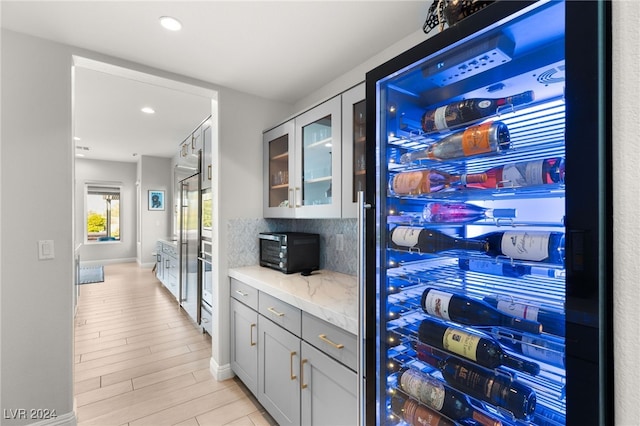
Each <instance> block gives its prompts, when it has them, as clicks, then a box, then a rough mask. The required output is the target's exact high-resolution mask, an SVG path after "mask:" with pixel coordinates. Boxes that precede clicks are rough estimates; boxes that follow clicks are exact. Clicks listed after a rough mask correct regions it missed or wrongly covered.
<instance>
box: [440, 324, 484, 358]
mask: <svg viewBox="0 0 640 426" xmlns="http://www.w3.org/2000/svg"><path fill="white" fill-rule="evenodd" d="M480 339H481V337H480V336H475V335H473V334H471V333H467V332H464V331H462V330H458V329H455V328H451V327H448V328H447V330H446V331H445V332H444V335H443V336H442V347H443V348H444V349H446V350H448V351H450V352H453V353H455V354H458V355H461V356H463V357H465V358H467V359H470V360H472V361H477V359H476V350H477V349H478V343H479V342H480Z"/></svg>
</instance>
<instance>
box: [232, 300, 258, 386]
mask: <svg viewBox="0 0 640 426" xmlns="http://www.w3.org/2000/svg"><path fill="white" fill-rule="evenodd" d="M230 326H231V348H230V349H231V368H232V369H233V371H234V373H236V375H237V376H238V377H239V378H240V380H242V382H243V383H244V384H245V385H246V386H247V388H248V389H249V390H250V391H251V392H252V393H253V394H254V395H257V394H258V313H257V312H256V311H255V310H253V309H251V308H249V307H248V306H246V305H244V304H242V303H240V302H239V301H237V300H235V299H231V324H230Z"/></svg>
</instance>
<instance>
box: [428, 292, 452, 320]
mask: <svg viewBox="0 0 640 426" xmlns="http://www.w3.org/2000/svg"><path fill="white" fill-rule="evenodd" d="M452 296H453V295H452V294H450V293H444V292H442V291H438V290H434V289H430V290H429V293H427V297H426V298H425V300H424V310H425V311H426V312H427V313H428V314H429V315H434V316H437V317H439V318H444V319H447V320H450V319H451V318H449V301H450V300H451V297H452Z"/></svg>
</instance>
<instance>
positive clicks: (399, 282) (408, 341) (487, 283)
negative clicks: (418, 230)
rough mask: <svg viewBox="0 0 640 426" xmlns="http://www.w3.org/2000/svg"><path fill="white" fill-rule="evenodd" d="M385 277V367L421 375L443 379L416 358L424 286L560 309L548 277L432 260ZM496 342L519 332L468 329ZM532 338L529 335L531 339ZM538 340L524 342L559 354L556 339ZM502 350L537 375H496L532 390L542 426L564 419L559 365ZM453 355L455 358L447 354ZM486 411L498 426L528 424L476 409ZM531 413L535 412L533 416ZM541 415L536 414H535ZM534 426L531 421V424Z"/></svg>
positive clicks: (555, 285) (557, 288) (557, 285)
mask: <svg viewBox="0 0 640 426" xmlns="http://www.w3.org/2000/svg"><path fill="white" fill-rule="evenodd" d="M386 273H387V295H386V305H387V327H386V328H387V334H388V336H389V337H388V349H387V359H388V361H389V366H390V367H391V366H393V365H395V368H394V370H397V369H398V368H399V367H411V368H417V369H419V370H421V371H423V372H425V373H428V374H432V375H434V376H435V377H437V378H439V379H442V377H441V375H440V373H439V372H438V370H437V369H435V368H434V367H433V366H431V365H429V364H428V363H426V362H423V361H421V360H420V359H418V358H417V351H416V348H417V347H419V346H420V345H422V346H425V347H429V345H426V344H425V343H422V342H420V340H419V338H418V332H417V330H418V327H419V325H420V323H421V322H422V320H423V319H425V318H427V317H428V315H427V314H426V313H425V312H424V311H423V310H422V307H421V297H422V293H423V292H424V290H425V289H426V287H436V288H439V289H442V290H445V291H446V290H449V291H451V292H452V293H458V294H464V295H466V296H469V297H474V298H477V299H479V300H481V299H482V298H483V297H484V296H489V295H496V294H501V295H510V296H512V297H514V298H515V299H518V300H523V301H525V300H526V301H531V302H535V303H538V304H540V305H544V306H546V307H548V308H550V309H556V310H557V309H562V308H563V304H564V279H563V278H551V277H537V276H523V277H519V278H510V277H503V276H490V275H487V274H481V273H476V272H471V271H464V270H461V269H460V268H459V267H458V259H453V258H448V259H432V260H429V261H420V262H413V263H410V264H406V265H403V266H400V267H397V268H390V269H388V270H387V271H386ZM471 328H474V329H477V330H479V331H482V332H484V333H486V334H488V335H491V336H493V337H496V338H501V339H503V341H504V339H505V338H507V336H509V337H511V338H513V339H520V340H519V341H521V342H522V341H523V339H522V337H523V336H524V335H525V334H524V333H520V332H517V331H514V330H511V329H507V328H504V327H495V326H493V327H471ZM530 336H533V335H530ZM534 337H536V338H537V339H538V340H535V341H531V342H529V343H527V344H528V345H540V348H541V349H543V350H546V351H554V350H557V351H559V352H561V353H560V354H559V355H560V356H561V355H563V354H564V340H563V339H562V338H560V337H558V336H553V335H549V334H545V333H543V334H541V335H539V336H534ZM503 347H504V348H505V350H506V351H507V352H509V353H512V354H514V355H516V356H519V357H521V358H525V359H529V360H531V361H533V362H536V363H538V364H539V365H540V367H541V368H540V373H539V374H538V375H536V376H533V375H529V374H527V373H523V372H516V371H513V370H510V369H508V368H503V367H501V368H498V369H497V370H496V371H499V372H500V373H501V374H508V375H512V377H513V378H517V380H519V381H521V382H523V383H525V384H526V385H528V386H530V387H531V388H532V389H534V390H535V391H536V395H537V400H538V406H540V407H541V408H540V409H539V410H538V411H540V412H544V413H546V414H544V419H545V422H547V423H546V424H553V422H550V421H549V420H548V416H549V415H554V416H556V417H558V418H561V417H563V414H562V413H564V412H565V409H566V406H565V404H566V401H565V382H566V377H565V371H564V368H562V367H561V366H556V365H551V364H549V363H546V362H544V361H541V360H539V359H533V358H528V357H527V356H526V355H523V354H522V353H519V352H515V351H513V350H511V349H510V348H508V347H506V346H504V345H503ZM451 356H455V355H451ZM481 405H483V406H484V407H485V410H486V411H487V412H490V413H492V414H495V415H500V416H501V418H502V419H503V420H504V423H503V424H513V425H525V424H530V423H528V422H524V421H521V420H516V419H514V418H512V417H511V416H509V415H508V413H504V412H503V411H502V410H500V409H496V408H495V407H492V406H488V405H484V404H481ZM538 411H536V413H538ZM536 416H541V414H536ZM534 423H535V422H534Z"/></svg>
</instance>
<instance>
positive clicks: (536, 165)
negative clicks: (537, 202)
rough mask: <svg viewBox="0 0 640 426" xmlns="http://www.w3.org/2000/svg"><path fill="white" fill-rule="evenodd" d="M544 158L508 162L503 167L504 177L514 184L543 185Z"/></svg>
mask: <svg viewBox="0 0 640 426" xmlns="http://www.w3.org/2000/svg"><path fill="white" fill-rule="evenodd" d="M543 164H544V160H535V161H526V162H523V163H513V164H506V165H505V166H504V167H503V168H502V179H503V180H504V181H508V182H511V183H512V184H513V185H514V186H530V185H542V184H543V183H545V182H544V181H543V180H542V166H543Z"/></svg>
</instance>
